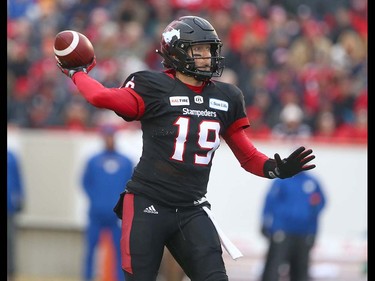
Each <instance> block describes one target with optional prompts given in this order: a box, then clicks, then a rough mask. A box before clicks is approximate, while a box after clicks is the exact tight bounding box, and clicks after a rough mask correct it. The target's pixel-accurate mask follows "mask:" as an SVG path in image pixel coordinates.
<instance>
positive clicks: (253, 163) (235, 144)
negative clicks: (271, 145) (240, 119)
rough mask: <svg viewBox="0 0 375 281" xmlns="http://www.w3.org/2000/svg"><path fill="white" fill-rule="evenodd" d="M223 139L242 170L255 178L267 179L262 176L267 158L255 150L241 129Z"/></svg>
mask: <svg viewBox="0 0 375 281" xmlns="http://www.w3.org/2000/svg"><path fill="white" fill-rule="evenodd" d="M224 139H225V141H226V143H227V144H228V146H229V147H230V149H231V150H232V151H233V153H234V155H235V156H236V158H237V159H238V161H239V162H240V164H241V167H242V168H244V169H245V170H246V171H248V172H250V173H252V174H255V175H257V176H260V177H267V178H268V176H266V175H264V169H263V168H264V163H265V162H266V161H267V160H269V157H268V156H266V155H265V154H263V153H262V152H260V151H258V150H257V149H256V148H255V146H254V145H253V144H252V142H251V141H250V139H249V137H248V136H247V135H246V133H245V131H244V130H243V129H239V130H236V131H235V132H232V133H231V134H226V135H225V136H224Z"/></svg>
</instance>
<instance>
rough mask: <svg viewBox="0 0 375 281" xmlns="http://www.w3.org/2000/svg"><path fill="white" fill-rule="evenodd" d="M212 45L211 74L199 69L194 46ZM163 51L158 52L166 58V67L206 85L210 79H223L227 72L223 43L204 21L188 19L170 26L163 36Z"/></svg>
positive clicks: (164, 62)
mask: <svg viewBox="0 0 375 281" xmlns="http://www.w3.org/2000/svg"><path fill="white" fill-rule="evenodd" d="M200 44H209V45H210V53H211V57H210V59H211V65H210V70H209V71H207V70H200V69H199V68H198V67H196V60H198V59H204V58H203V57H200V56H197V57H195V56H194V54H193V51H192V50H193V46H195V45H200ZM160 47H161V50H160V51H159V50H157V52H158V53H159V54H160V55H161V56H162V57H163V62H162V63H163V65H164V67H166V68H173V69H175V70H176V71H179V72H181V73H183V74H185V75H188V76H192V77H194V78H195V79H197V80H200V81H206V80H209V79H210V78H211V77H220V76H221V74H222V72H223V70H224V57H222V56H221V47H222V43H221V40H220V39H219V37H218V36H217V34H216V31H215V29H214V28H213V27H212V25H211V24H210V23H209V22H208V21H206V20H205V19H203V18H200V17H194V16H186V17H181V18H179V19H178V20H175V21H173V22H172V23H170V24H169V25H168V26H167V27H166V28H165V30H164V32H163V34H162V40H161V44H160Z"/></svg>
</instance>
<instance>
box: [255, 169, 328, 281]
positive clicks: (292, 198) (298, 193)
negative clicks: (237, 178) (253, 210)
mask: <svg viewBox="0 0 375 281" xmlns="http://www.w3.org/2000/svg"><path fill="white" fill-rule="evenodd" d="M325 204H326V199H325V196H324V193H323V190H322V186H321V183H320V182H319V181H318V179H317V178H316V177H315V176H313V175H312V174H311V173H308V172H302V173H299V174H298V175H295V176H293V177H291V178H287V179H276V180H274V181H272V183H271V186H270V189H269V191H268V193H267V195H266V198H265V202H264V207H263V212H262V234H263V235H264V236H265V237H266V238H267V239H268V241H269V247H268V252H267V256H266V261H265V266H264V269H263V273H262V279H261V280H262V281H277V280H279V277H280V276H281V275H284V274H285V268H286V269H288V270H287V271H286V272H288V275H289V280H290V281H307V280H309V266H310V252H311V249H312V247H313V245H314V243H315V239H316V235H317V233H318V226H319V216H320V214H321V211H322V210H323V208H324V206H325Z"/></svg>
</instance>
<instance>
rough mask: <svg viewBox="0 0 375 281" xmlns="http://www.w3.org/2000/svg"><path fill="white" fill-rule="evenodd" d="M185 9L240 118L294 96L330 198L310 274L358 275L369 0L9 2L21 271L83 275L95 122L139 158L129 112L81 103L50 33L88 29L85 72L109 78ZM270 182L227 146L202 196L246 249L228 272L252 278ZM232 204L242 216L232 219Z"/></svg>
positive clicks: (149, 58) (267, 112) (131, 65)
mask: <svg viewBox="0 0 375 281" xmlns="http://www.w3.org/2000/svg"><path fill="white" fill-rule="evenodd" d="M184 14H196V15H201V16H203V17H206V18H207V19H208V20H210V22H211V23H212V24H213V25H214V26H215V27H216V29H217V32H218V33H219V36H220V37H221V38H222V40H223V41H224V46H225V47H224V55H225V56H226V58H227V69H226V70H225V71H224V75H223V79H225V80H227V81H232V82H233V83H236V84H237V85H239V86H240V87H241V89H242V90H243V91H244V95H245V100H246V105H247V110H248V113H249V118H252V120H254V119H257V121H258V122H259V123H260V124H262V126H259V127H265V128H268V129H271V128H272V127H273V126H274V125H275V124H276V123H277V122H278V114H279V112H280V110H281V109H282V106H283V105H284V104H285V103H287V102H290V101H296V102H297V103H298V104H299V105H300V106H301V108H303V110H304V113H305V120H304V121H305V122H306V123H307V124H308V125H309V126H310V127H311V129H312V131H313V135H312V137H311V138H310V139H309V140H307V142H308V145H309V146H312V147H313V148H314V150H315V153H316V154H317V155H319V158H318V159H317V165H318V167H319V168H318V169H316V173H317V174H318V175H319V176H320V177H321V178H322V180H323V183H324V184H325V186H326V187H327V189H328V200H329V206H328V207H327V211H326V214H324V215H323V224H322V229H321V234H320V238H319V241H320V244H318V246H317V248H316V251H315V252H316V255H315V257H316V259H317V267H315V270H316V273H315V274H316V277H319V274H325V275H324V276H325V277H324V278H326V279H327V280H334V278H338V279H339V280H341V281H345V280H351V281H357V280H363V278H366V273H365V271H364V270H363V267H364V266H365V265H366V262H367V1H366V0H335V1H320V0H316V1H302V0H289V1H272V0H268V1H267V0H258V1H208V0H206V1H199V0H196V1H178V0H163V1H157V0H155V1H152V0H149V1H129V0H127V1H106V0H97V1H84V0H81V1H78V0H69V1H68V0H64V1H50V0H40V1H36V0H35V1H28V0H24V1H16V0H13V1H8V17H7V46H8V48H7V82H8V83H7V121H8V146H11V147H13V148H14V149H15V150H16V151H17V152H18V153H19V154H20V156H21V158H22V167H23V169H24V170H25V173H26V186H27V190H26V192H27V195H28V201H27V203H26V210H25V213H24V214H22V215H21V217H20V225H21V236H20V240H19V244H20V246H21V248H22V250H20V253H19V255H18V256H19V260H18V262H19V264H20V266H19V276H20V278H31V279H30V280H32V278H36V279H35V280H38V281H44V279H43V280H42V278H52V279H50V280H58V279H59V278H73V279H72V280H75V279H77V280H78V278H79V273H78V271H79V269H80V263H81V259H80V255H81V252H80V247H81V239H82V237H81V235H82V225H83V224H84V223H85V222H84V217H83V214H84V208H85V201H84V199H83V198H82V195H81V194H80V193H79V187H78V186H77V184H78V180H77V175H78V173H79V171H80V169H81V164H82V161H83V160H82V159H83V158H84V157H85V156H87V155H88V154H89V153H90V152H92V151H94V150H95V148H96V146H97V141H98V140H97V139H96V136H95V135H94V134H93V131H94V130H95V128H96V127H97V126H98V125H100V124H101V123H102V122H115V123H116V124H118V125H119V126H120V127H121V129H122V130H123V136H122V138H123V141H122V143H123V149H124V150H125V151H128V152H129V153H131V154H133V156H134V157H135V159H136V158H137V157H138V153H139V151H140V147H139V145H140V144H139V128H138V125H137V124H136V123H135V124H132V123H125V122H121V120H120V119H119V118H117V116H114V115H113V114H111V113H109V112H107V111H105V110H99V109H95V108H93V107H92V106H90V105H88V104H87V103H86V102H85V101H84V100H83V99H82V98H80V96H79V95H78V93H77V92H76V90H75V88H74V86H73V85H72V82H71V81H70V80H69V79H66V77H64V76H63V75H61V73H59V70H58V69H57V67H56V65H55V60H54V58H53V48H52V46H53V40H54V36H55V35H56V34H57V33H58V32H59V31H61V30H64V29H73V30H77V31H80V32H82V33H84V34H86V35H87V36H88V37H89V38H90V40H91V41H92V42H93V44H94V47H95V51H96V55H97V61H98V64H97V67H96V68H95V69H94V70H93V71H92V73H90V74H92V76H93V77H95V78H96V79H98V80H99V81H101V82H102V83H103V84H105V85H106V86H113V87H118V86H119V85H120V84H121V83H122V82H123V80H124V79H125V77H126V76H127V75H128V74H129V73H131V72H133V71H136V70H139V69H145V68H149V69H161V64H160V58H159V57H157V55H156V54H155V52H154V51H155V49H156V48H158V44H159V36H160V33H161V31H162V28H164V27H165V26H166V25H167V24H168V23H169V22H170V21H171V20H172V19H173V18H175V17H176V16H178V15H184ZM245 22H246V23H245ZM262 97H263V98H262ZM264 97H265V98H264ZM264 100H266V101H264ZM327 114H330V115H332V116H333V118H334V126H333V128H331V130H330V131H329V132H326V131H323V130H322V129H321V126H320V125H319V124H320V122H319V120H321V119H322V118H321V116H326V115H327ZM322 127H323V126H322ZM249 134H251V137H252V138H253V139H254V141H255V144H256V145H257V146H258V147H259V148H260V149H261V150H262V151H264V152H266V153H273V152H275V151H280V153H281V154H282V155H285V154H287V153H288V152H289V151H290V149H291V147H292V143H284V144H283V143H280V142H277V141H276V142H275V141H272V137H271V135H270V133H269V130H259V131H256V130H254V131H249ZM229 161H231V162H230V163H231V165H229ZM224 183H225V184H224ZM265 184H266V182H265V181H264V180H262V179H258V178H254V176H252V175H248V174H246V173H245V172H244V171H242V169H241V168H240V167H239V165H238V164H237V163H236V162H235V161H234V158H233V156H232V155H231V154H230V153H229V152H228V149H227V147H226V145H225V144H223V145H222V147H221V148H220V149H219V151H218V152H217V156H216V158H215V160H214V167H213V171H212V178H211V181H210V187H209V196H210V197H211V198H212V199H211V200H212V201H213V203H214V211H215V213H216V216H217V219H218V220H219V221H220V224H221V225H222V226H223V228H224V229H225V231H226V232H227V233H228V234H230V236H232V238H233V239H234V241H236V242H237V243H238V245H239V247H240V248H241V249H245V250H244V252H245V253H246V257H247V258H246V259H243V260H242V261H236V262H232V261H231V260H230V259H229V260H228V266H229V268H228V271H229V272H230V273H231V274H232V276H233V278H232V279H231V280H237V279H238V280H246V281H251V280H253V279H252V278H255V277H254V276H256V274H257V273H256V272H257V269H259V266H261V261H262V251H263V250H264V243H265V241H263V240H262V239H261V237H260V234H259V232H258V227H259V226H258V219H259V208H260V205H259V204H260V201H261V199H262V196H263V194H264V192H265V187H264V186H265ZM56 198H58V199H57V201H54V200H56ZM62 199H66V200H67V201H64V200H62ZM55 202H58V203H59V204H56V203H55ZM60 202H61V203H60ZM62 202H63V203H62ZM231 214H232V215H233V216H238V214H241V216H240V219H239V220H231ZM318 261H319V262H318ZM335 274H336V275H335ZM335 276H336V277H335ZM236 278H237V279H236ZM322 278H323V277H322ZM343 278H348V279H343ZM21 280H22V281H23V280H29V279H21ZM254 280H255V279H254ZM320 280H323V279H320ZM48 281H49V280H48Z"/></svg>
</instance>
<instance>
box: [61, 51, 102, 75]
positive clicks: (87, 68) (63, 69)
mask: <svg viewBox="0 0 375 281" xmlns="http://www.w3.org/2000/svg"><path fill="white" fill-rule="evenodd" d="M55 58H56V61H57V67H58V68H60V70H61V72H62V73H64V74H65V75H66V76H68V77H69V78H72V76H73V75H74V74H75V73H77V72H80V71H82V72H84V73H89V72H90V71H91V69H93V68H94V67H95V65H96V57H95V56H94V58H93V60H92V62H91V63H90V64H88V65H85V66H79V67H75V68H66V67H64V66H62V64H61V63H60V61H59V59H58V58H57V57H55Z"/></svg>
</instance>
